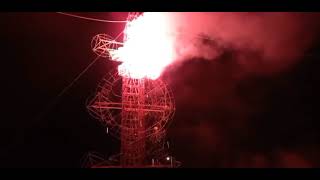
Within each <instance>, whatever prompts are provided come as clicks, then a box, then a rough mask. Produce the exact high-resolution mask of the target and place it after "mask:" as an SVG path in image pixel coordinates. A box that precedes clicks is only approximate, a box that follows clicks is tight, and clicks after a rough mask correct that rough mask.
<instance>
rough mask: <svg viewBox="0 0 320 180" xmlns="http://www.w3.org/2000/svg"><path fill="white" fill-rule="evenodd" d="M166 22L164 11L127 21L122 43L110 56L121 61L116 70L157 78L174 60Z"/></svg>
mask: <svg viewBox="0 0 320 180" xmlns="http://www.w3.org/2000/svg"><path fill="white" fill-rule="evenodd" d="M169 27H170V21H169V19H168V17H167V16H165V14H164V13H154V12H153V13H144V14H143V15H140V16H139V17H138V18H136V19H134V20H132V21H129V22H127V26H126V29H125V31H124V34H125V36H126V39H125V40H124V42H123V46H122V47H120V48H118V49H117V50H115V51H114V52H113V53H112V59H113V60H116V61H120V62H123V63H122V64H121V65H120V66H119V68H118V70H119V73H120V74H121V75H122V76H129V77H131V78H150V79H156V78H158V77H159V76H160V75H161V73H162V72H163V70H164V69H165V67H166V66H168V65H169V64H170V63H172V61H173V60H174V58H175V57H174V38H173V36H170V34H169Z"/></svg>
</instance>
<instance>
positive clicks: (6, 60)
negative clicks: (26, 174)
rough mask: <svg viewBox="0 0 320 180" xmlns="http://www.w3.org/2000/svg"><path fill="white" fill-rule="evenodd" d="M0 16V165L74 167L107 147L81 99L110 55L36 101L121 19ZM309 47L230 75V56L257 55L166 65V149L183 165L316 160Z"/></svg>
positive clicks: (85, 60) (83, 61)
mask: <svg viewBox="0 0 320 180" xmlns="http://www.w3.org/2000/svg"><path fill="white" fill-rule="evenodd" d="M82 15H87V16H91V17H98V18H103V19H111V18H115V16H112V15H111V14H110V13H82ZM120 15H122V17H118V18H119V19H124V18H125V17H126V13H123V14H121V13H117V16H120ZM0 23H1V27H2V28H1V30H0V31H1V33H0V35H1V47H2V51H1V52H2V55H1V57H2V63H3V64H2V73H3V75H2V77H3V78H4V80H3V86H2V90H4V92H3V93H2V96H3V97H4V98H2V104H3V106H4V114H2V118H1V121H2V123H1V130H0V132H1V135H0V137H1V142H2V143H3V144H2V146H1V149H0V162H1V167H80V159H81V158H82V156H83V155H84V154H85V153H86V152H88V151H98V152H101V153H105V154H113V153H117V149H118V147H117V145H118V144H117V142H115V140H113V138H111V137H109V136H108V135H106V134H105V132H104V130H103V128H102V126H100V124H99V122H98V121H96V120H95V119H93V118H92V117H90V115H89V114H88V113H87V110H86V107H85V102H86V100H87V98H89V96H91V95H92V94H93V93H94V92H95V89H96V87H97V85H98V83H99V82H100V81H101V79H102V78H103V77H104V76H105V75H106V74H107V72H108V71H109V70H111V69H112V68H114V67H115V65H114V64H113V63H111V62H110V61H106V60H103V59H101V60H99V61H98V62H97V63H96V64H95V65H94V66H93V67H91V68H90V69H89V70H88V72H87V73H85V74H84V75H83V77H81V79H80V80H79V81H77V83H76V84H74V86H72V88H71V89H70V90H69V91H67V93H66V94H64V95H63V96H62V97H61V98H59V99H58V101H57V104H56V105H55V106H53V107H51V108H50V110H49V111H45V109H46V108H45V107H46V106H47V105H48V104H49V103H50V102H52V100H53V99H55V97H56V96H57V95H58V94H59V92H60V91H61V90H62V89H63V88H64V87H65V86H67V85H68V84H69V83H70V82H71V81H72V80H73V79H74V78H75V77H76V76H77V75H78V74H79V73H80V72H81V71H82V70H83V69H84V68H85V67H86V66H87V65H88V64H90V63H91V62H92V60H93V59H94V58H95V55H94V54H93V53H92V51H91V47H90V42H91V38H92V37H93V36H94V35H96V34H98V33H108V34H110V35H113V36H115V35H117V33H118V32H119V31H120V30H121V28H122V26H121V25H114V24H112V25H109V24H105V23H99V22H90V21H85V20H80V19H74V18H71V17H66V16H62V15H59V14H55V13H2V14H1V15H0ZM319 48H320V44H319V41H318V40H316V39H315V41H314V42H313V43H312V46H310V47H309V48H307V52H305V53H304V55H303V56H302V57H300V58H299V60H298V61H297V62H298V63H295V64H294V65H292V67H290V68H288V69H286V70H285V71H282V72H281V73H275V74H271V75H270V74H268V75H265V74H262V73H257V72H254V73H249V74H247V75H244V76H241V78H239V74H241V73H242V71H243V70H242V69H241V68H242V67H241V66H240V65H239V61H238V59H237V57H238V55H239V54H242V55H243V54H244V55H245V56H246V57H248V58H251V59H252V58H256V59H259V58H260V55H259V52H255V51H251V50H239V49H233V48H228V49H224V51H223V53H222V54H221V55H220V56H219V57H218V58H217V59H216V60H215V61H207V60H201V59H196V58H194V59H189V60H188V61H184V62H183V63H180V64H178V65H174V66H173V67H169V68H168V69H167V71H166V72H165V73H164V75H163V77H164V79H165V80H166V81H167V82H168V84H169V86H170V87H171V89H172V90H173V93H174V95H175V100H176V114H175V117H174V120H173V123H172V126H170V128H169V131H168V132H169V133H168V138H169V140H170V142H171V147H172V152H173V154H174V155H175V156H176V158H177V159H178V160H180V161H182V163H183V166H184V167H314V166H317V167H318V166H319V165H320V154H319V152H320V151H319V150H320V146H319V145H318V144H319V130H320V123H319V122H318V119H319V114H318V110H317V102H318V99H319V93H318V91H319V85H318V82H319V81H318V80H319V78H318V77H319V75H318V67H319V50H320V49H319ZM257 71H258V70H257ZM3 99H4V100H3ZM42 112H46V113H45V115H44V116H43V117H42V118H41V119H39V118H37V116H38V115H39V114H41V113H42Z"/></svg>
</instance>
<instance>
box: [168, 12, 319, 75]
mask: <svg viewBox="0 0 320 180" xmlns="http://www.w3.org/2000/svg"><path fill="white" fill-rule="evenodd" d="M165 15H166V16H168V19H169V20H170V22H171V27H172V29H171V30H172V32H171V33H172V34H175V36H176V37H175V38H176V43H177V44H176V46H177V53H178V58H179V59H183V60H185V59H190V58H195V57H197V58H202V59H207V60H212V59H216V58H217V57H219V56H220V55H221V54H222V53H223V52H224V51H225V49H230V48H233V49H238V50H252V51H257V52H259V53H260V55H261V56H262V58H260V61H261V62H259V65H260V66H264V68H265V69H264V70H266V71H272V72H277V71H282V70H283V69H285V68H288V67H290V66H291V65H292V64H294V63H295V62H296V60H297V59H299V58H300V57H301V56H303V55H304V53H305V51H306V50H308V48H309V47H310V45H311V44H312V42H314V39H315V36H316V33H317V32H318V30H319V23H318V22H317V18H319V17H320V16H319V13H289V12H288V13H286V12H279V13H276V12H266V13H262V12H259V13H244V12H238V13H231V12H216V13H211V12H210V13H209V12H206V13H199V12H191V13H190V12H189V13H186V12H183V13H172V12H170V13H165ZM239 61H241V62H239V63H242V64H243V65H248V66H254V68H259V67H255V64H258V63H257V62H254V61H257V60H253V59H241V60H240V59H239ZM259 69H261V68H259Z"/></svg>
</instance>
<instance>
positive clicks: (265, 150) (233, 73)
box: [163, 12, 320, 167]
mask: <svg viewBox="0 0 320 180" xmlns="http://www.w3.org/2000/svg"><path fill="white" fill-rule="evenodd" d="M166 15H167V16H168V19H170V23H171V27H172V32H171V33H172V34H175V35H174V38H176V41H175V42H176V52H177V54H178V56H177V57H178V58H177V60H176V61H175V63H173V64H172V65H171V66H170V67H168V68H167V69H166V72H165V73H164V74H163V77H164V78H165V79H166V80H167V82H169V84H170V86H171V88H172V90H173V93H174V96H175V100H176V107H177V108H176V115H175V118H174V122H173V125H172V126H173V127H171V128H169V136H170V137H171V138H172V141H174V143H173V144H175V146H176V147H175V148H174V149H175V150H174V151H176V154H177V158H178V159H179V158H180V159H181V160H185V162H183V163H184V165H185V166H186V167H208V166H210V167H212V166H214V167H312V166H315V165H317V162H315V160H314V159H316V158H319V157H318V156H319V155H318V154H317V155H315V154H313V156H312V157H311V158H310V157H308V155H306V154H308V153H306V152H310V151H312V149H320V147H312V148H309V146H306V147H305V143H304V141H305V140H306V139H308V140H310V139H312V138H313V136H311V135H310V134H312V133H309V134H308V135H306V134H305V133H304V132H306V131H304V130H300V129H301V128H302V129H307V127H309V126H310V124H312V122H313V121H312V120H310V119H311V118H310V119H307V118H305V113H306V111H307V110H306V109H307V108H305V107H304V106H302V105H301V104H303V103H301V102H304V101H303V100H302V99H297V97H299V94H300V93H301V92H300V91H298V90H296V89H297V88H296V86H297V84H296V82H294V80H290V78H289V79H288V78H287V79H286V77H284V76H282V74H284V73H285V72H290V70H291V69H292V68H294V67H296V65H297V64H298V63H299V62H300V60H303V59H305V56H307V52H308V51H309V49H310V48H312V47H313V44H314V43H316V42H318V41H319V37H318V36H319V33H317V32H318V30H319V25H320V23H319V22H318V20H317V19H318V18H319V17H320V16H319V15H320V14H319V13H282V12H279V13H273V12H272V13H269V12H268V13H262V12H261V13H222V12H221V13H220V12H219V13H167V14H166ZM298 101H300V104H298V103H297V102H298ZM297 117H298V118H297ZM299 117H301V120H297V119H299ZM293 119H294V120H293ZM288 127H290V128H288ZM317 131H318V130H312V132H314V133H316V132H317ZM296 136H299V137H303V138H300V139H299V141H298V140H297V139H296V140H293V139H294V138H293V139H292V137H296ZM311 141H312V140H311ZM181 152H183V153H181ZM315 157H316V158H315Z"/></svg>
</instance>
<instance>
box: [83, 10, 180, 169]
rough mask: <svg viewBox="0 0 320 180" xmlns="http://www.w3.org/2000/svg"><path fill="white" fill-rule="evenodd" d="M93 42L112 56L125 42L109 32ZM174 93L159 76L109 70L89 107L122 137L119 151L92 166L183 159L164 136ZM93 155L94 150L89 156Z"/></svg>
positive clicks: (152, 163) (161, 164) (99, 50)
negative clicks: (176, 156)
mask: <svg viewBox="0 0 320 180" xmlns="http://www.w3.org/2000/svg"><path fill="white" fill-rule="evenodd" d="M138 16H139V13H129V16H128V19H127V20H128V21H132V20H134V19H135V18H137V17H138ZM127 26H128V25H127ZM127 26H126V28H127ZM125 40H126V35H125V34H124V41H125ZM91 45H92V49H93V51H94V52H95V53H96V54H98V55H99V56H102V57H109V56H110V54H112V53H113V51H114V50H115V49H116V48H117V47H119V46H121V45H122V43H121V42H116V41H115V40H112V39H111V37H110V36H108V35H106V34H98V35H96V36H95V37H94V38H93V40H92V44H91ZM172 97H173V96H172V93H171V91H170V90H169V89H168V87H167V86H166V84H165V83H164V82H163V81H162V80H161V79H159V78H158V79H155V80H152V79H149V78H133V77H132V76H131V75H130V73H129V72H127V71H126V69H119V70H118V71H116V72H111V73H109V74H108V75H107V76H106V78H104V79H103V82H102V83H101V85H100V86H99V88H98V92H97V94H96V95H95V97H94V98H93V99H92V100H90V101H89V102H88V105H87V107H88V110H89V112H90V114H92V115H93V116H94V117H96V118H97V119H99V120H100V122H101V123H102V124H103V125H104V127H105V129H106V131H107V133H110V134H112V135H113V136H115V137H116V138H119V139H120V141H121V143H120V144H121V145H120V146H121V147H120V154H117V155H115V156H112V157H110V158H109V159H108V160H102V159H101V158H98V159H99V160H98V161H96V162H94V163H93V162H90V163H91V164H90V165H89V166H90V167H125V168H127V167H129V168H137V167H138V168H139V167H177V166H179V164H180V163H179V162H178V161H175V159H174V158H173V157H172V156H170V155H169V154H168V148H169V143H168V142H166V140H165V134H166V128H167V127H168V122H169V120H170V119H171V118H172V116H173V114H174V109H175V106H174V100H173V98H172ZM93 156H95V155H93V154H91V157H88V159H90V158H93ZM96 159H97V158H96ZM91 160H92V159H91Z"/></svg>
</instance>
